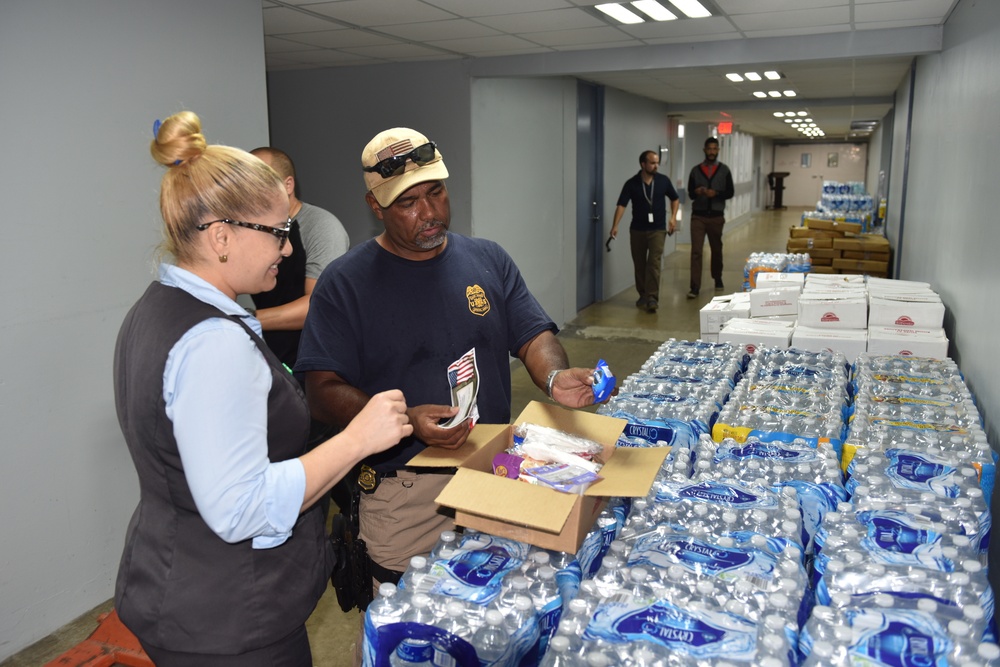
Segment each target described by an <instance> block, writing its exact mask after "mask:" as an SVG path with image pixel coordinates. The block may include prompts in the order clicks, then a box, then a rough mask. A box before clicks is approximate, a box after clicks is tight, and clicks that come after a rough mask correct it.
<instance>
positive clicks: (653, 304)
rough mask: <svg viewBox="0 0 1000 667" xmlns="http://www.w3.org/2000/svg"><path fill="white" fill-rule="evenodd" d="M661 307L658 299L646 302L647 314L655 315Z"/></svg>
mask: <svg viewBox="0 0 1000 667" xmlns="http://www.w3.org/2000/svg"><path fill="white" fill-rule="evenodd" d="M659 305H660V304H659V303H658V302H657V301H656V299H650V300H649V301H647V302H646V312H648V313H655V312H656V309H657V307H659Z"/></svg>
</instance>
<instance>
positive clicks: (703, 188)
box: [687, 137, 734, 299]
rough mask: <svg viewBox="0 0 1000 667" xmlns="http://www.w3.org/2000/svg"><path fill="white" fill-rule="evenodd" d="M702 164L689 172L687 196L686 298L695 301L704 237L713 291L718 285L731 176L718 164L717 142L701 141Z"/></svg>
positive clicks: (724, 167) (720, 288)
mask: <svg viewBox="0 0 1000 667" xmlns="http://www.w3.org/2000/svg"><path fill="white" fill-rule="evenodd" d="M704 151H705V160H704V162H702V163H701V164H697V165H695V166H694V168H693V169H692V170H691V175H690V176H689V177H688V195H689V196H690V197H691V291H690V292H688V294H687V298H689V299H697V298H698V292H699V291H700V290H701V273H702V271H701V252H702V249H703V248H704V247H705V237H706V236H708V247H709V248H711V249H712V278H713V279H714V280H715V291H716V292H721V291H722V290H723V289H724V288H723V285H722V227H723V225H725V224H726V217H725V210H726V200H727V199H732V198H733V194H734V191H733V175H732V174H731V173H730V172H729V167H727V166H726V165H724V164H722V163H721V162H719V140H718V139H716V138H715V137H709V138H708V139H706V140H705V147H704Z"/></svg>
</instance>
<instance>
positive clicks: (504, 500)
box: [435, 468, 580, 533]
mask: <svg viewBox="0 0 1000 667" xmlns="http://www.w3.org/2000/svg"><path fill="white" fill-rule="evenodd" d="M579 499H580V496H577V495H575V494H569V493H556V492H553V491H552V490H551V489H547V488H544V487H541V486H534V485H532V484H525V483H524V482H515V481H512V480H509V479H506V478H504V477H497V476H496V475H491V474H488V473H485V472H480V471H478V470H469V469H468V468H459V469H458V472H457V473H455V478H454V479H452V480H451V482H449V483H448V486H446V487H445V488H444V490H443V491H441V493H440V495H438V497H437V499H436V500H435V502H437V503H438V504H440V505H444V506H446V507H453V508H454V509H456V510H459V511H464V512H468V513H469V514H477V515H480V516H488V517H490V518H492V519H499V520H501V521H506V522H508V523H513V524H516V525H519V526H529V527H531V528H536V529H538V530H544V531H547V532H550V533H558V532H560V531H561V530H562V528H563V526H564V525H565V524H566V518H567V517H568V516H569V515H570V512H572V511H573V505H574V504H576V502H577V501H578V500H579Z"/></svg>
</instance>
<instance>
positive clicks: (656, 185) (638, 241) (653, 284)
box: [611, 151, 678, 313]
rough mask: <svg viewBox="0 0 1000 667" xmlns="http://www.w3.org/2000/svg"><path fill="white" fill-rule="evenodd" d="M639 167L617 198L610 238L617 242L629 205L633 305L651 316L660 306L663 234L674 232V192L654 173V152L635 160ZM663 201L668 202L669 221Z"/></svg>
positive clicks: (656, 163)
mask: <svg viewBox="0 0 1000 667" xmlns="http://www.w3.org/2000/svg"><path fill="white" fill-rule="evenodd" d="M639 167H640V169H639V173H637V174H636V175H635V176H633V177H632V178H630V179H628V180H627V181H625V185H624V186H622V192H621V194H620V195H619V196H618V206H617V207H615V217H614V220H613V222H612V223H611V238H618V223H619V222H621V219H622V215H624V213H625V206H626V205H627V204H628V203H629V202H632V224H631V225H629V240H630V243H631V246H632V264H633V265H634V267H635V289H636V291H637V292H639V298H638V299H637V300H636V302H635V305H636V306H638V307H639V308H643V309H645V310H646V311H647V312H650V313H655V312H656V309H657V307H658V306H659V305H660V303H659V301H660V259H661V257H662V256H663V244H664V242H665V241H666V236H667V234H673V233H674V231H675V230H676V229H677V206H678V201H677V191H676V190H674V186H673V184H671V182H670V179H669V178H667V177H666V176H664V175H662V174H659V173H657V170H658V169H659V167H660V156H659V155H658V154H657V153H656V151H643V153H642V154H641V155H640V156H639ZM666 199H669V200H670V220H669V221H668V220H667V206H666V201H665V200H666Z"/></svg>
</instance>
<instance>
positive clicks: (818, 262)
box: [809, 257, 837, 273]
mask: <svg viewBox="0 0 1000 667" xmlns="http://www.w3.org/2000/svg"><path fill="white" fill-rule="evenodd" d="M809 263H810V264H812V265H813V266H820V267H826V268H828V269H830V272H831V273H834V272H836V271H837V270H836V269H835V268H833V258H832V257H830V258H828V259H824V258H822V257H810V258H809ZM814 273H815V272H814Z"/></svg>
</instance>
